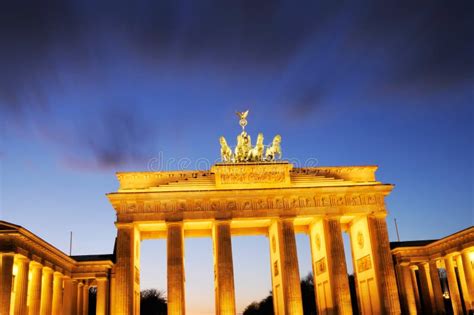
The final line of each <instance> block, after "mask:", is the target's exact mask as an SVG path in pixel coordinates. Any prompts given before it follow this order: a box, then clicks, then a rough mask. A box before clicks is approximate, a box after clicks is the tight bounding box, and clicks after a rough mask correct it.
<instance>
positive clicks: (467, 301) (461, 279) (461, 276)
mask: <svg viewBox="0 0 474 315" xmlns="http://www.w3.org/2000/svg"><path fill="white" fill-rule="evenodd" d="M455 259H456V265H457V266H458V274H459V282H460V285H461V289H462V295H463V300H464V306H465V308H466V310H469V309H470V308H471V297H470V295H469V289H468V283H467V282H466V273H465V269H466V268H464V264H463V261H462V256H461V255H457V256H456V257H455ZM468 266H469V265H468ZM471 286H472V285H471Z"/></svg>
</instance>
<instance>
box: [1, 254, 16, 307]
mask: <svg viewBox="0 0 474 315" xmlns="http://www.w3.org/2000/svg"><path fill="white" fill-rule="evenodd" d="M14 258H15V256H14V254H1V259H2V261H1V265H0V314H1V315H3V314H5V315H9V314H10V300H11V293H12V284H13V283H12V281H13V261H14Z"/></svg>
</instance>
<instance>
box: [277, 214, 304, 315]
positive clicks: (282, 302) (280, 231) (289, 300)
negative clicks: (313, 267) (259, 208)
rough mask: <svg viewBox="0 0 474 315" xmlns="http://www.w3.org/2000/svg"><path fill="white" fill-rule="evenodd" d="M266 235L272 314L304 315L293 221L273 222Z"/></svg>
mask: <svg viewBox="0 0 474 315" xmlns="http://www.w3.org/2000/svg"><path fill="white" fill-rule="evenodd" d="M269 236H270V258H271V270H272V285H273V305H274V309H275V314H277V315H279V314H286V315H293V314H295V315H296V314H298V315H299V314H303V303H302V300H301V286H300V273H299V269H298V256H297V252H296V240H295V229H294V226H293V219H292V218H281V219H279V220H275V221H274V222H273V223H272V224H271V225H270V229H269Z"/></svg>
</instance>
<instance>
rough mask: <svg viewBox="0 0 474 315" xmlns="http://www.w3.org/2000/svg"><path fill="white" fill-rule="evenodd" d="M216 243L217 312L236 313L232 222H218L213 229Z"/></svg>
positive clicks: (220, 314)
mask: <svg viewBox="0 0 474 315" xmlns="http://www.w3.org/2000/svg"><path fill="white" fill-rule="evenodd" d="M212 239H213V245H214V274H215V284H214V285H215V299H216V300H215V303H216V314H219V315H231V314H232V315H234V314H235V291H234V265H233V262H232V240H231V239H232V236H231V233H230V223H229V222H228V221H225V222H220V221H218V222H216V223H215V224H214V226H213V230H212Z"/></svg>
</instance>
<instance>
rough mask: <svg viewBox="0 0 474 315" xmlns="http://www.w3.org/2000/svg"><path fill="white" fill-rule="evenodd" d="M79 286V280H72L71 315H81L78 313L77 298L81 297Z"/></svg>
mask: <svg viewBox="0 0 474 315" xmlns="http://www.w3.org/2000/svg"><path fill="white" fill-rule="evenodd" d="M78 287H79V282H78V281H77V280H75V279H74V280H72V282H71V315H79V314H78V313H77V300H78V298H79V296H78V294H77V293H78V292H77V288H78Z"/></svg>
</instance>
